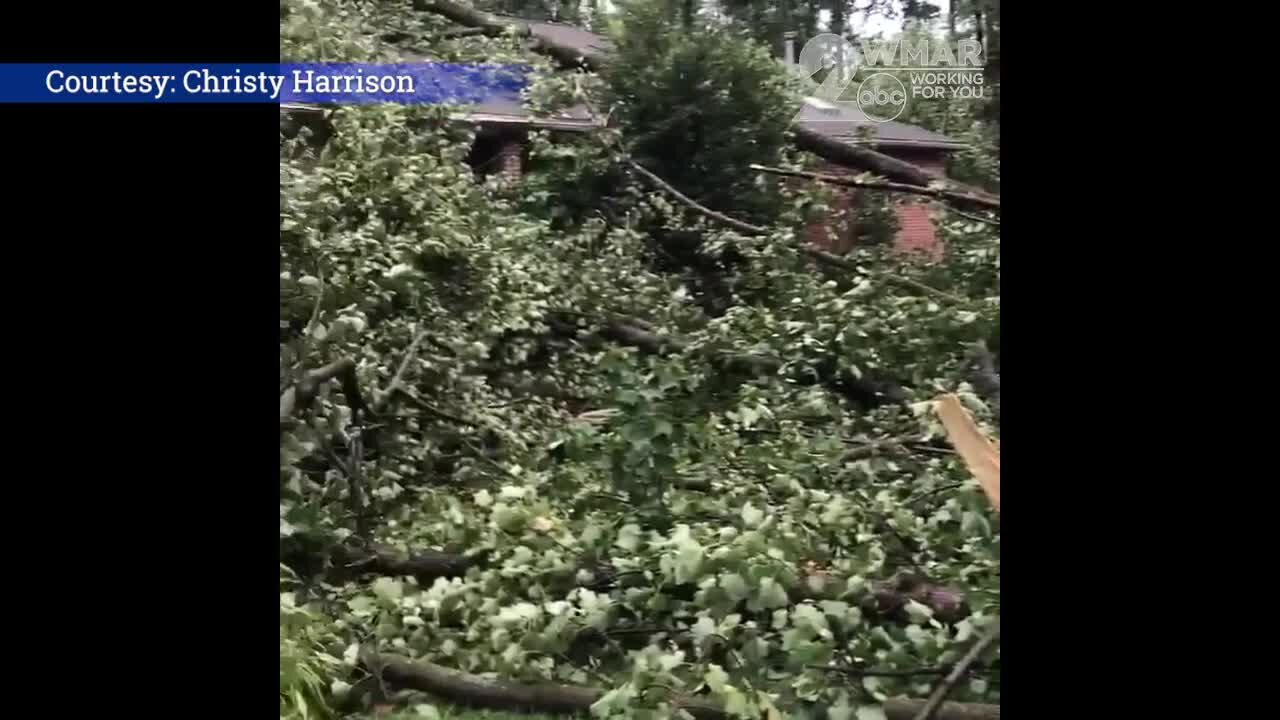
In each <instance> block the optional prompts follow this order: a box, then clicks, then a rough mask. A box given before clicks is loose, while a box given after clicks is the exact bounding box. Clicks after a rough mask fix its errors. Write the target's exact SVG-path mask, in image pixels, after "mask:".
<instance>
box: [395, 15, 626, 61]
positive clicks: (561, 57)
mask: <svg viewBox="0 0 1280 720" xmlns="http://www.w3.org/2000/svg"><path fill="white" fill-rule="evenodd" d="M413 9H415V10H421V11H423V12H430V13H435V14H437V15H443V16H444V17H447V18H449V19H450V20H452V21H454V22H456V23H458V24H459V25H466V26H468V27H473V28H479V29H482V30H484V34H486V35H494V36H497V35H506V34H511V35H515V36H516V37H520V38H527V39H529V40H531V41H532V42H533V46H534V49H535V50H537V51H539V52H541V53H542V54H544V55H548V56H550V57H552V58H554V59H556V60H558V61H559V62H561V63H563V64H565V65H568V66H570V67H576V66H584V67H586V68H587V69H589V70H599V69H600V68H601V67H602V66H603V61H604V58H603V57H602V56H600V55H597V54H595V53H583V52H582V51H581V50H580V49H579V48H576V47H573V46H572V45H565V44H562V43H558V42H555V41H554V40H550V39H548V38H545V37H540V36H537V35H534V34H533V31H532V30H531V29H530V27H529V25H528V24H526V23H523V22H518V21H511V20H507V19H505V18H501V17H498V16H496V15H490V14H489V13H487V12H483V11H481V10H475V9H473V8H469V7H467V6H466V5H462V4H460V3H455V2H451V1H450V0H414V3H413Z"/></svg>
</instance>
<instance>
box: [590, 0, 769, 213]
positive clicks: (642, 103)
mask: <svg viewBox="0 0 1280 720" xmlns="http://www.w3.org/2000/svg"><path fill="white" fill-rule="evenodd" d="M619 12H620V15H621V18H622V21H623V23H624V25H625V27H626V31H625V32H624V33H622V34H621V35H619V36H618V37H617V38H616V44H617V51H616V53H615V60H614V61H613V62H611V63H610V65H609V68H608V69H607V70H606V71H605V73H604V77H605V80H606V82H607V84H608V88H609V99H610V102H611V104H612V109H613V113H614V115H613V117H615V118H616V119H617V120H618V121H619V124H620V125H621V127H622V128H624V131H625V133H626V135H627V137H628V138H630V140H631V141H632V153H633V154H634V155H635V157H636V159H637V160H639V161H640V162H641V163H642V164H644V165H645V166H646V167H648V168H649V169H651V170H652V171H654V172H656V173H658V174H659V175H660V176H662V177H664V178H666V179H667V180H668V181H670V182H671V183H672V184H673V185H675V186H676V187H677V188H679V189H680V190H681V191H683V192H685V193H686V194H688V195H690V196H692V197H693V198H695V199H697V200H698V201H699V202H702V203H703V204H705V205H708V206H710V207H712V208H715V209H717V210H720V211H723V212H729V211H731V210H733V211H736V212H739V213H741V214H743V215H745V216H749V217H754V218H757V220H766V221H767V220H768V219H769V218H770V216H771V214H772V212H773V211H772V210H771V209H770V208H771V207H772V206H773V205H774V204H776V201H777V197H776V193H773V192H769V191H766V189H765V188H761V187H758V186H757V184H756V179H755V174H754V173H752V172H750V171H749V170H748V169H747V166H748V165H750V164H751V163H757V162H758V163H768V162H773V161H776V160H778V159H779V158H780V156H781V153H782V152H783V150H784V148H786V147H787V146H788V140H787V135H786V134H787V128H788V126H789V124H790V120H791V117H790V115H791V114H790V113H788V112H787V111H786V108H787V107H789V105H791V104H792V103H793V102H794V100H793V97H792V95H791V94H790V91H789V90H788V87H787V84H788V77H787V75H786V73H785V71H784V70H783V68H782V67H781V65H780V64H779V63H778V62H777V61H776V60H775V59H774V58H773V57H772V56H771V54H770V53H769V52H768V51H767V50H765V49H764V48H761V47H759V46H758V45H754V44H750V43H743V42H741V40H740V39H739V38H738V37H737V36H736V34H735V33H734V32H733V31H732V29H730V28H721V27H710V26H702V25H698V24H694V25H692V26H691V27H688V26H686V27H681V26H675V27H673V26H672V23H671V20H670V16H669V14H668V12H669V6H666V5H665V2H664V1H663V0H657V1H655V0H635V1H633V2H627V3H626V4H624V5H622V6H621V8H620V10H619Z"/></svg>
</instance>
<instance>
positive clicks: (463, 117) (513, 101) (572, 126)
mask: <svg viewBox="0 0 1280 720" xmlns="http://www.w3.org/2000/svg"><path fill="white" fill-rule="evenodd" d="M498 17H499V19H502V20H506V21H509V22H512V23H524V24H525V25H526V26H528V28H529V32H530V34H531V35H532V36H533V38H534V40H535V41H536V40H538V39H542V40H547V41H549V42H553V43H556V44H557V45H561V46H565V47H570V48H573V49H574V50H575V51H578V52H581V53H582V54H584V55H592V54H601V53H608V52H610V51H611V50H612V48H613V43H612V42H610V40H609V39H608V38H606V37H604V36H602V35H598V34H596V33H593V32H590V31H588V30H584V29H583V28H580V27H577V26H576V25H565V24H562V23H554V22H544V21H529V20H524V19H521V18H516V17H508V16H498ZM454 118H456V119H457V120H459V121H463V122H476V123H481V124H487V125H500V126H501V125H509V126H523V127H535V128H547V129H553V130H568V131H579V132H581V131H586V130H590V129H591V128H593V127H596V126H597V125H598V121H593V120H592V118H591V114H590V113H589V112H588V111H587V109H586V107H585V106H582V105H577V106H574V107H571V108H569V109H567V110H564V111H561V112H560V113H557V114H555V115H552V116H534V115H533V113H532V112H530V110H529V109H528V108H527V107H526V106H525V105H524V103H523V102H522V100H521V99H520V97H519V96H518V95H516V94H515V93H511V94H507V95H499V96H494V97H491V98H489V99H487V100H485V101H484V102H482V103H479V104H476V105H470V106H467V107H466V108H465V110H462V111H461V112H459V113H456V114H454ZM798 122H799V123H800V124H801V125H804V126H805V127H806V128H808V129H810V130H813V131H815V132H818V133H821V134H823V135H826V136H828V137H831V138H833V139H836V140H839V141H841V142H843V143H846V144H849V145H867V146H869V147H873V148H899V149H907V148H919V149H933V150H954V149H958V148H962V147H964V143H963V142H961V141H959V140H956V139H954V138H950V137H947V136H945V135H940V134H938V133H935V132H932V131H930V130H926V129H924V128H922V127H919V126H916V125H908V124H906V123H900V122H892V121H891V122H877V121H874V120H871V119H870V118H868V117H867V116H866V114H864V113H863V112H862V111H860V110H858V109H857V108H848V107H839V108H837V107H834V106H830V105H827V104H826V103H822V102H821V101H816V102H809V103H806V105H805V106H804V107H803V109H802V110H801V112H800V115H799V119H798ZM863 131H866V132H869V133H870V135H869V137H867V138H866V139H864V138H863V137H862V134H861V133H862V132H863Z"/></svg>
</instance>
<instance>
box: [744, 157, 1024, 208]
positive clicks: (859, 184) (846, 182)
mask: <svg viewBox="0 0 1280 720" xmlns="http://www.w3.org/2000/svg"><path fill="white" fill-rule="evenodd" d="M750 167H751V169H752V170H759V171H760V172H765V173H769V174H771V175H781V176H783V177H797V178H806V179H808V180H817V181H819V182H824V183H827V184H829V185H839V186H841V187H851V188H862V189H864V190H882V191H885V192H901V193H908V194H912V195H924V196H927V197H935V198H941V199H945V200H953V201H956V202H960V203H964V204H967V205H975V206H977V207H981V208H984V209H988V210H999V209H1000V198H999V197H996V196H993V195H987V194H985V193H984V194H981V195H975V194H973V193H970V192H959V191H956V190H947V189H944V188H936V187H921V186H920V185H919V184H916V185H907V184H904V183H895V182H880V181H875V180H856V179H854V178H843V177H837V176H835V175H826V174H823V173H815V172H808V171H805V170H786V169H783V168H775V167H768V166H766V165H755V164H753V165H751V166H750ZM980 219H981V220H983V221H985V220H986V218H980Z"/></svg>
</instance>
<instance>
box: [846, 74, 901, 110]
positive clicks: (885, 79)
mask: <svg viewBox="0 0 1280 720" xmlns="http://www.w3.org/2000/svg"><path fill="white" fill-rule="evenodd" d="M856 97H857V98H858V107H859V108H860V109H861V110H862V112H863V113H864V114H865V115H866V116H867V119H869V120H872V121H875V122H888V121H890V120H892V119H894V118H896V117H898V116H899V115H901V114H902V111H903V110H905V109H906V107H907V89H906V87H904V86H903V84H902V81H901V80H899V79H898V78H896V77H894V76H892V75H890V74H889V73H876V74H874V75H872V76H871V77H868V78H867V79H866V80H863V81H862V84H861V85H859V86H858V94H857V96H856Z"/></svg>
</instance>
